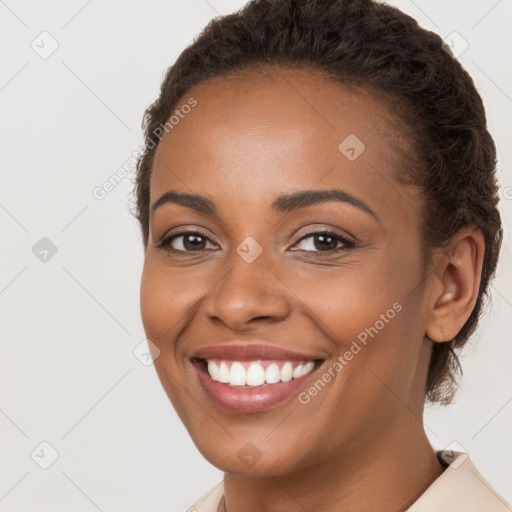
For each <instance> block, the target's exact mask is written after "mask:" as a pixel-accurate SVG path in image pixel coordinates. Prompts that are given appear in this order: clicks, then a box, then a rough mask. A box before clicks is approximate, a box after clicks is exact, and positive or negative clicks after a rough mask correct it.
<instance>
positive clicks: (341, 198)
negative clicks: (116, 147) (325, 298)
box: [151, 189, 379, 222]
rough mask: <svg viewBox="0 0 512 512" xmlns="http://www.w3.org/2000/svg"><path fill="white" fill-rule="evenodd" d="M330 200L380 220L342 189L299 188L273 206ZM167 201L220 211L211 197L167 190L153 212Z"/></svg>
mask: <svg viewBox="0 0 512 512" xmlns="http://www.w3.org/2000/svg"><path fill="white" fill-rule="evenodd" d="M328 201H338V202H342V203H348V204H350V205H352V206H355V207H356V208H359V209H360V210H362V211H364V212H365V213H367V214H369V215H371V216H372V217H373V218H374V219H375V220H376V221H377V222H378V221H379V218H378V217H377V215H376V214H375V212H374V211H373V210H372V209H371V208H370V207H369V206H368V205H367V204H365V203H364V202H363V201H361V200H360V199H358V198H356V197H355V196H353V195H352V194H350V193H349V192H346V191H345V190H340V189H332V190H299V191H296V192H292V193H290V194H283V195H280V196H279V197H277V199H275V200H274V201H273V202H272V208H273V209H274V210H275V211H277V212H280V213H287V212H291V211H293V210H299V209H301V208H307V207H308V206H313V205H315V204H320V203H325V202H328ZM166 203H174V204H179V205H181V206H184V207H186V208H191V209H192V210H195V211H197V212H199V213H205V214H207V215H217V213H218V209H217V206H216V205H215V202H214V201H213V200H212V199H210V198H209V197H205V196H200V195H197V194H185V193H181V192H176V191H174V190H169V191H167V192H165V193H164V194H163V195H162V196H161V197H160V198H159V199H158V200H157V201H155V202H154V203H153V205H152V206H151V212H155V211H156V210H157V209H158V208H160V207H161V206H162V205H163V204H166Z"/></svg>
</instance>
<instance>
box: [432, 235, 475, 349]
mask: <svg viewBox="0 0 512 512" xmlns="http://www.w3.org/2000/svg"><path fill="white" fill-rule="evenodd" d="M484 249H485V242H484V237H483V235H482V233H481V231H480V230H479V229H478V228H477V227H475V226H468V227H465V228H462V229H460V230H459V231H457V233H456V234H455V235H453V237H452V238H451V239H450V242H449V243H448V244H447V245H446V246H445V247H443V248H442V249H440V250H439V251H437V253H436V254H434V265H435V267H434V271H433V273H432V274H431V276H430V277H429V280H430V281H431V283H430V286H429V290H430V296H429V299H428V300H429V302H428V308H429V309H428V317H427V325H426V332H425V334H426V336H427V337H428V338H429V339H431V340H432V341H436V342H442V341H449V340H451V339H453V338H454V337H455V336H456V335H457V334H458V332H459V331H460V330H461V329H462V327H463V326H464V324H465V323H466V321H467V319H468V318H469V316H470V315H471V312H472V311H473V308H474V306H475V303H476V299H477V297H478V290H479V288H480V279H481V275H482V264H483V258H484Z"/></svg>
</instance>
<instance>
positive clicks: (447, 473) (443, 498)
mask: <svg viewBox="0 0 512 512" xmlns="http://www.w3.org/2000/svg"><path fill="white" fill-rule="evenodd" d="M436 454H437V457H438V458H439V459H440V460H441V461H442V460H444V461H446V463H447V464H448V467H447V468H446V469H445V470H444V471H443V473H442V474H441V475H440V476H439V477H438V478H436V479H435V480H434V481H433V482H432V484H430V486H429V487H428V488H427V490H426V491H425V492H424V493H423V494H422V495H421V496H420V497H419V498H418V499H417V500H416V501H415V502H414V503H413V504H412V505H411V506H410V507H409V508H408V509H407V512H512V507H510V505H509V504H508V503H507V502H506V501H505V500H504V499H503V498H502V497H501V496H500V495H499V494H498V493H497V492H496V491H495V490H494V489H493V488H492V486H491V485H490V484H489V482H487V480H485V478H484V477H483V476H482V475H481V474H480V472H479V471H478V470H477V469H476V467H475V465H474V464H473V462H472V461H471V459H470V458H469V455H468V454H467V453H465V452H456V451H450V452H446V451H445V452H441V451H438V452H436ZM441 454H442V459H441ZM223 495H224V482H223V481H220V482H219V483H218V484H217V485H215V487H212V488H211V489H210V490H209V491H208V492H207V493H206V494H204V495H203V496H202V497H201V498H200V499H199V500H198V501H196V502H195V503H194V504H193V505H192V507H190V508H188V509H187V510H188V511H191V510H193V511H194V512H217V507H218V506H219V503H220V500H221V498H222V496H223Z"/></svg>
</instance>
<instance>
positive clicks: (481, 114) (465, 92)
mask: <svg viewBox="0 0 512 512" xmlns="http://www.w3.org/2000/svg"><path fill="white" fill-rule="evenodd" d="M265 65H274V66H282V67H295V68H302V69H308V68H310V69H317V70H321V71H323V72H324V73H325V74H326V76H328V77H329V78H331V79H333V80H338V81H339V82H341V83H347V84H353V85H357V86H360V87H367V88H370V89H372V90H374V91H378V92H379V93H380V94H382V95H383V96H384V97H386V98H390V99H391V102H390V103H389V107H390V110H391V111H392V112H394V113H395V114H397V115H398V116H399V118H400V119H401V120H402V123H403V124H402V126H403V132H402V133H403V136H404V137H405V139H406V140H407V141H408V142H409V143H410V145H411V147H412V148H413V160H414V163H415V164H414V165H404V166H403V167H404V169H403V170H402V172H401V177H399V179H400V180H401V181H402V182H403V183H410V184H413V185H415V186H417V187H419V188H420V190H421V191H422V193H423V197H424V199H425V200H424V205H422V211H421V220H422V241H423V250H424V254H425V256H426V261H428V257H429V255H430V254H431V252H432V251H431V249H432V248H434V247H443V246H444V245H445V244H446V243H447V242H448V241H449V239H450V237H451V236H452V235H454V234H455V233H456V232H457V231H458V230H459V229H460V228H462V227H464V226H470V225H471V226H473V225H474V226H476V227H477V228H478V229H479V230H480V231H481V232H482V234H483V237H484V240H485V252H484V259H483V268H482V275H481V282H480V288H479V292H478V297H477V300H476V303H475V306H474V308H473V311H472V312H471V314H470V316H469V318H468V320H467V321H466V323H465V324H464V326H463V327H462V329H461V330H460V331H459V332H458V334H457V335H456V336H455V337H454V338H453V339H452V340H449V341H446V342H443V343H433V344H432V345H433V346H432V352H431V359H430V363H429V368H428V376H427V382H426V383H425V389H426V400H427V401H429V402H430V403H436V402H437V403H441V404H449V403H450V402H451V401H452V399H453V397H454V394H455V391H456V384H457V377H458V374H459V373H462V371H461V366H460V362H459V359H458V355H457V354H458V352H459V350H460V349H461V348H462V347H463V346H464V344H465V343H466V341H467V340H468V338H469V337H470V335H471V334H472V333H473V332H474V330H475V328H476V326H477V324H478V319H479V317H480V314H481V311H482V307H483V304H484V300H485V299H487V298H488V293H489V286H490V280H491V279H492V277H493V276H494V273H495V270H496V266H497V262H498V256H499V252H500V247H501V242H502V237H503V233H502V227H501V218H500V214H499V211H498V209H497V204H498V183H497V179H496V164H497V161H496V148H495V145H494V142H493V139H492V137H491V135H490V134H489V132H488V130H487V121H486V115H485V110H484V106H483V103H482V100H481V98H480V96H479V94H478V92H477V90H476V88H475V85H474V83H473V80H472V79H471V77H470V75H469V74H468V73H467V72H466V71H465V69H464V68H463V67H462V66H461V64H460V63H459V62H458V61H457V60H456V59H455V58H454V56H453V54H452V53H451V52H450V50H449V48H447V47H445V46H444V45H443V41H442V39H441V38H440V37H439V36H438V35H437V34H435V33H433V32H430V31H427V30H425V29H423V28H421V27H420V26H419V25H418V23H417V22H416V20H414V19H413V18H411V17H410V16H408V15H406V14H404V13H403V12H401V11H400V10H398V9H396V8H394V7H391V6H389V5H386V4H383V3H379V2H377V1H374V0H252V1H250V2H248V3H247V4H246V5H245V6H244V7H243V8H242V9H240V10H239V11H237V12H235V13H232V14H229V15H226V16H220V17H216V18H214V19H212V20H211V21H210V22H209V23H208V25H207V26H206V27H205V28H204V29H203V31H202V32H201V33H200V34H199V35H198V36H197V37H196V38H194V40H193V41H192V43H191V44H190V45H189V46H188V47H187V48H185V50H184V51H183V52H182V53H181V54H180V56H179V57H178V59H177V60H176V62H175V63H174V64H173V65H172V66H171V67H169V69H168V70H167V72H166V74H165V77H164V79H163V82H162V84H161V90H160V95H159V97H158V98H157V99H156V101H155V102H154V103H152V104H151V105H150V106H149V107H148V109H147V110H146V112H145V114H144V118H143V122H142V128H143V130H144V137H145V145H144V148H143V152H142V153H141V155H140V156H139V159H138V162H137V172H136V176H135V189H134V193H135V194H136V213H135V216H136V217H137V219H138V221H139V223H140V227H141V230H142V237H143V242H144V246H145V247H146V246H147V242H148V235H149V189H150V179H151V170H152V165H153V159H154V155H155V152H156V148H157V146H158V141H157V142H156V143H155V140H154V138H155V136H157V138H158V140H159V135H160V134H161V133H162V126H163V125H165V123H166V122H167V120H168V119H169V117H170V116H171V115H172V111H173V109H174V108H175V107H176V106H177V104H178V101H179V100H180V99H181V98H182V97H183V95H184V94H185V93H186V92H187V91H189V90H190V89H191V88H192V87H194V86H195V85H197V84H199V83H200V82H204V81H206V80H208V79H211V78H214V77H222V76H227V75H228V74H230V73H231V74H232V73H236V72H241V71H244V70H251V69H256V68H258V66H265Z"/></svg>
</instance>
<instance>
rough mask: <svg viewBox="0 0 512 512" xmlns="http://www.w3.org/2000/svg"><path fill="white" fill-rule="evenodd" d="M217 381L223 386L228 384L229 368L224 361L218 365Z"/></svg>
mask: <svg viewBox="0 0 512 512" xmlns="http://www.w3.org/2000/svg"><path fill="white" fill-rule="evenodd" d="M210 377H212V379H213V380H215V379H214V377H213V376H212V375H211V374H210ZM217 380H218V381H219V382H222V383H224V384H227V383H228V382H229V366H228V365H227V364H226V363H225V362H224V361H222V362H221V363H220V368H219V378H218V379H217Z"/></svg>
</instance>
